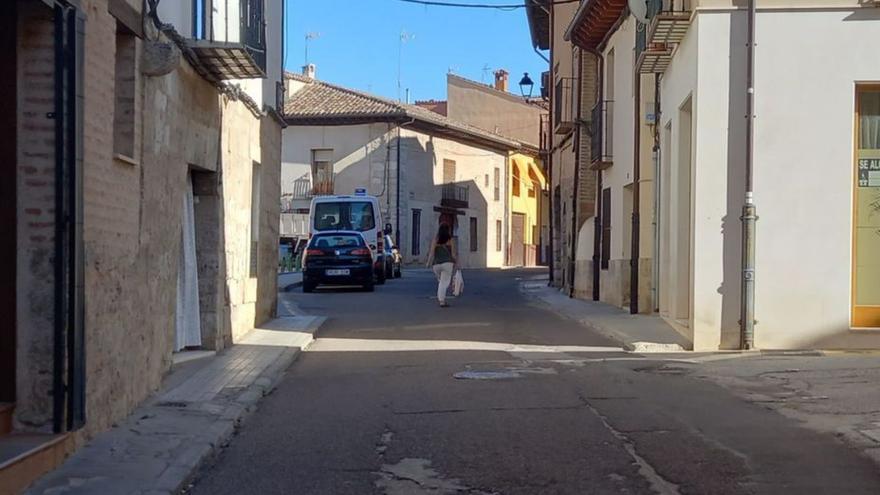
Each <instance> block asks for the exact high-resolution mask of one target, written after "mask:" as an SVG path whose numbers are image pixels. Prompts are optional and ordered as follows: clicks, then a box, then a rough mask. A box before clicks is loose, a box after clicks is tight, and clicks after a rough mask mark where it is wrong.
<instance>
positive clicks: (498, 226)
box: [495, 220, 501, 252]
mask: <svg viewBox="0 0 880 495" xmlns="http://www.w3.org/2000/svg"><path fill="white" fill-rule="evenodd" d="M495 251H499V252H500V251H501V220H495Z"/></svg>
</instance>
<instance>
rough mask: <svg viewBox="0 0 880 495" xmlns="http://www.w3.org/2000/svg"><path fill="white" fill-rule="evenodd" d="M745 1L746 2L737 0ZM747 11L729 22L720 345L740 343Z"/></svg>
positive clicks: (746, 110) (728, 347)
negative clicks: (728, 84)
mask: <svg viewBox="0 0 880 495" xmlns="http://www.w3.org/2000/svg"><path fill="white" fill-rule="evenodd" d="M739 3H745V2H739ZM747 41H748V15H747V14H745V13H744V12H734V13H732V14H731V25H730V40H729V46H730V57H729V60H730V66H729V73H730V88H729V93H728V101H727V103H728V117H727V119H728V120H727V206H726V214H725V215H724V217H723V218H722V219H721V236H722V242H723V258H722V264H723V266H722V271H723V278H722V282H721V286H719V287H718V293H719V294H720V295H721V322H720V329H721V336H720V337H721V338H720V348H721V349H739V347H740V328H739V316H740V301H741V299H742V297H741V286H742V223H741V221H740V216H741V215H742V208H743V204H744V194H745V166H746V162H745V152H744V150H745V146H746V119H745V116H746V113H747V112H748V108H747V104H746V90H747V86H748V74H747V72H746V69H747V67H746V64H747V48H746V42H747Z"/></svg>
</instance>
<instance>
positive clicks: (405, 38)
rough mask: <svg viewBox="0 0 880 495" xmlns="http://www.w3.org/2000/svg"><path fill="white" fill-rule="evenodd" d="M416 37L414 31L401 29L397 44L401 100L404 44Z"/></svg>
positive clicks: (398, 84)
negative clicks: (409, 31)
mask: <svg viewBox="0 0 880 495" xmlns="http://www.w3.org/2000/svg"><path fill="white" fill-rule="evenodd" d="M414 39H416V35H415V34H413V33H407V32H406V31H404V30H401V31H400V40H399V43H398V44H397V101H400V88H401V83H400V80H401V65H402V60H403V44H404V43H408V42H410V41H412V40H414Z"/></svg>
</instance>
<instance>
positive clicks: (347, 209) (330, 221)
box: [314, 201, 376, 232]
mask: <svg viewBox="0 0 880 495" xmlns="http://www.w3.org/2000/svg"><path fill="white" fill-rule="evenodd" d="M314 222H315V230H317V231H323V230H354V231H357V232H366V231H368V230H372V229H374V228H376V217H375V216H374V212H373V205H372V203H370V202H368V201H324V202H319V203H316V204H315V220H314Z"/></svg>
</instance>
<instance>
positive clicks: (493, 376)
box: [452, 371, 522, 380]
mask: <svg viewBox="0 0 880 495" xmlns="http://www.w3.org/2000/svg"><path fill="white" fill-rule="evenodd" d="M452 376H453V377H454V378H456V379H458V380H505V379H509V378H519V377H521V376H522V375H520V374H519V373H517V372H516V371H459V372H458V373H455V374H454V375H452Z"/></svg>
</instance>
